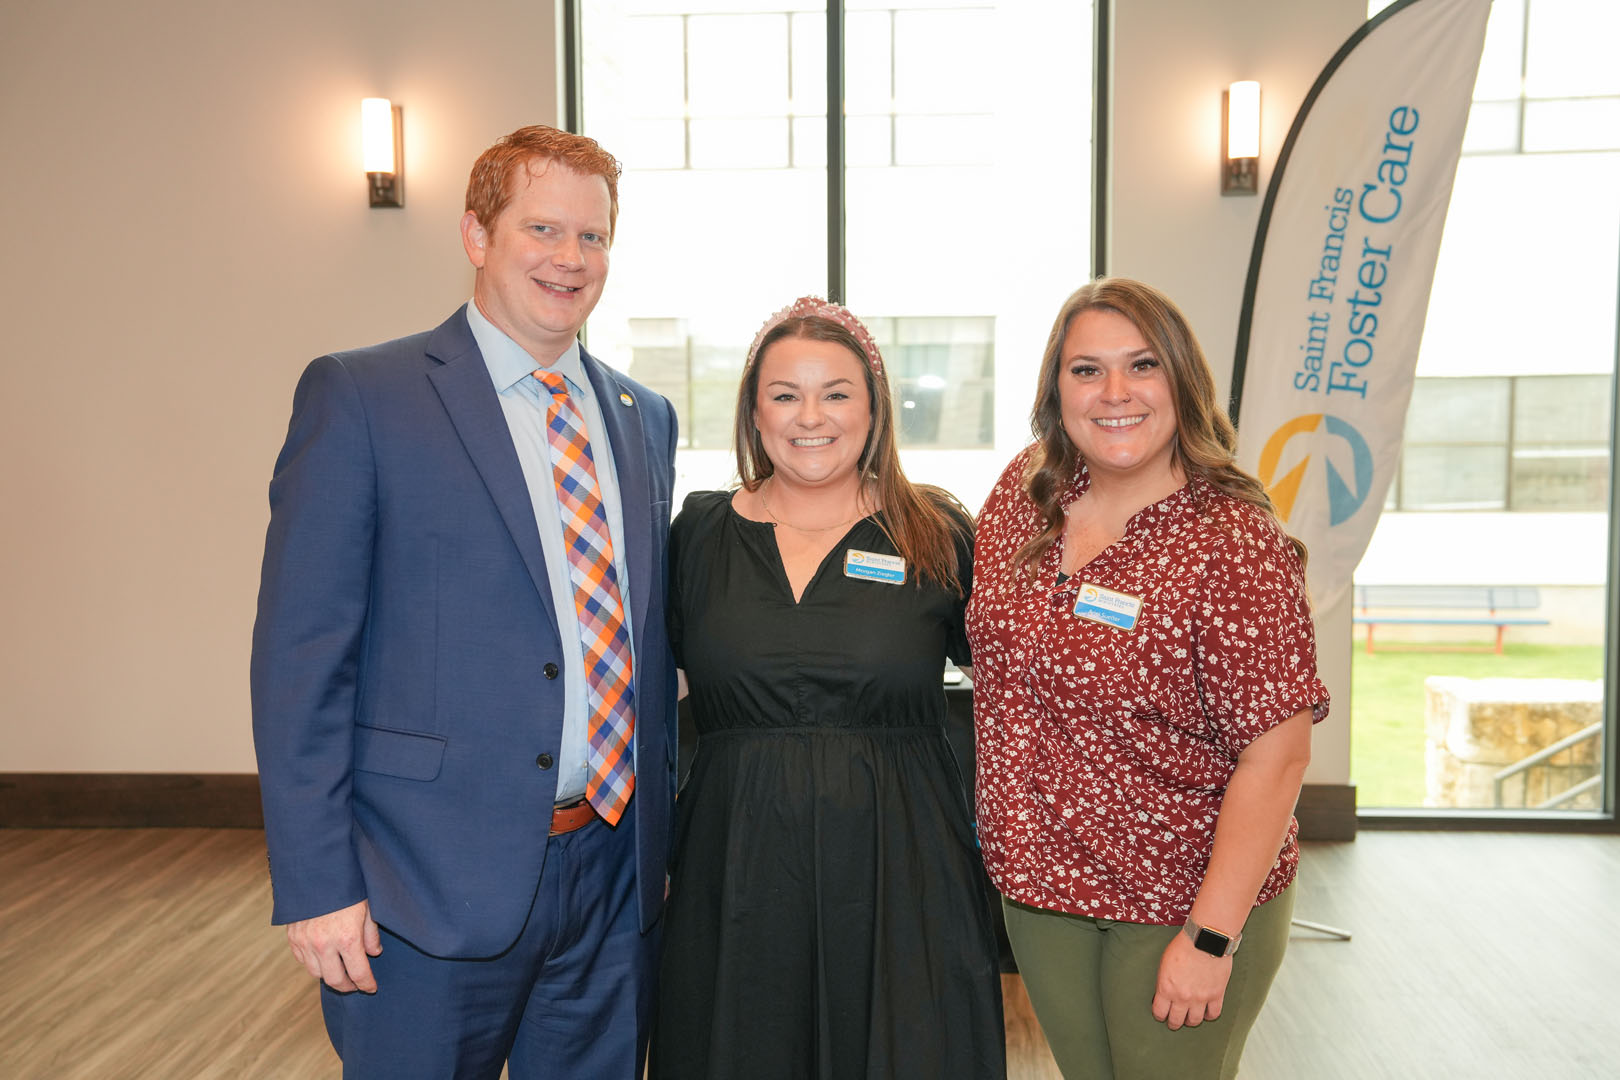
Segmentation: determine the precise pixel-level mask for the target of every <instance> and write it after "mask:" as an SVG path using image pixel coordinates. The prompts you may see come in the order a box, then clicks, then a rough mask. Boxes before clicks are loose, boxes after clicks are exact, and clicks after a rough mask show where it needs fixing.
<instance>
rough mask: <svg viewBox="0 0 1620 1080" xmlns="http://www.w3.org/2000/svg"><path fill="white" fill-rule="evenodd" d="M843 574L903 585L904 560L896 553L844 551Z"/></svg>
mask: <svg viewBox="0 0 1620 1080" xmlns="http://www.w3.org/2000/svg"><path fill="white" fill-rule="evenodd" d="M844 576H845V577H852V578H860V579H861V580H862V581H881V582H884V583H885V584H888V585H904V584H905V581H906V560H904V559H902V558H901V557H900V556H898V555H879V554H878V553H877V552H875V551H856V550H855V549H854V548H850V549H849V550H848V551H846V552H844Z"/></svg>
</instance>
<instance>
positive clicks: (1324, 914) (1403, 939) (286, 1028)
mask: <svg viewBox="0 0 1620 1080" xmlns="http://www.w3.org/2000/svg"><path fill="white" fill-rule="evenodd" d="M269 907H270V901H269V889H268V885H267V881H266V876H265V869H264V847H263V837H262V836H261V835H260V834H259V833H256V832H250V831H243V830H224V829H221V830H198V829H169V830H162V829H150V830H147V829H142V830H91V829H85V830H22V829H17V830H0V1078H4V1080H81V1078H83V1080H124V1078H130V1080H134V1078H154V1080H192V1078H210V1077H219V1078H232V1080H256V1078H280V1077H288V1078H299V1080H302V1078H308V1077H330V1076H336V1075H337V1062H336V1058H335V1057H334V1056H333V1054H332V1051H331V1048H330V1047H329V1046H328V1044H327V1042H326V1037H325V1033H324V1031H323V1029H322V1027H321V1021H320V1015H319V1008H318V1005H317V1003H316V994H315V992H314V988H313V986H312V985H311V983H310V981H309V979H308V977H307V976H305V975H304V973H303V969H302V968H300V967H298V966H297V965H296V964H294V962H293V961H292V959H291V957H290V956H288V955H287V952H286V946H285V943H284V939H283V937H282V934H281V932H280V931H279V930H274V929H272V928H271V927H269V926H267V925H266V924H265V920H266V918H267V916H268V913H269ZM1296 914H1297V915H1298V916H1299V917H1300V918H1304V919H1311V920H1313V921H1317V922H1324V923H1331V924H1338V925H1341V926H1344V927H1346V928H1348V929H1351V930H1353V931H1354V932H1355V940H1354V941H1352V942H1349V943H1345V942H1338V941H1332V940H1328V939H1325V938H1321V937H1319V936H1317V935H1314V934H1312V933H1310V932H1308V931H1296V933H1295V936H1294V940H1293V942H1292V944H1291V946H1290V950H1289V955H1288V959H1287V961H1286V962H1285V963H1284V965H1283V971H1282V974H1281V976H1280V977H1279V980H1278V983H1277V985H1276V987H1275V988H1274V989H1273V991H1272V995H1271V1000H1270V1003H1269V1004H1268V1006H1267V1011H1266V1012H1265V1014H1264V1015H1263V1016H1262V1017H1261V1019H1260V1023H1259V1025H1258V1026H1257V1027H1256V1029H1255V1032H1254V1034H1253V1036H1252V1037H1251V1039H1250V1043H1249V1051H1248V1054H1247V1056H1246V1058H1245V1061H1244V1068H1243V1074H1242V1075H1243V1077H1244V1078H1245V1080H1300V1078H1310V1080H1334V1078H1340V1077H1342V1078H1346V1080H1381V1078H1385V1077H1401V1078H1405V1077H1413V1078H1422V1080H1444V1078H1450V1077H1456V1078H1459V1080H1464V1078H1466V1080H1491V1078H1498V1077H1500V1078H1503V1080H1524V1078H1532V1080H1578V1078H1582V1077H1592V1078H1597V1077H1604V1078H1612V1077H1617V1076H1620V1021H1617V1019H1616V1016H1617V1008H1616V1003H1615V994H1614V987H1615V985H1616V982H1617V978H1620V919H1617V918H1616V915H1617V914H1620V838H1616V837H1585V836H1545V835H1537V836H1519V835H1488V834H1439V833H1388V832H1374V833H1363V834H1362V837H1361V839H1359V840H1357V841H1356V842H1355V843H1353V844H1317V845H1307V846H1306V854H1305V857H1304V873H1303V874H1302V876H1301V879H1300V890H1299V896H1298V904H1297V910H1296ZM1005 988H1006V992H1007V1032H1008V1049H1009V1060H1010V1062H1011V1066H1012V1072H1011V1076H1012V1078H1013V1080H1048V1078H1051V1080H1056V1078H1057V1077H1058V1072H1057V1069H1056V1068H1055V1067H1054V1066H1053V1065H1052V1061H1051V1056H1050V1055H1049V1054H1048V1052H1047V1050H1046V1046H1045V1042H1044V1040H1042V1038H1041V1036H1040V1030H1039V1027H1038V1026H1037V1025H1036V1023H1035V1021H1034V1018H1033V1016H1032V1015H1031V1013H1030V1011H1029V1006H1028V999H1027V998H1025V997H1024V994H1023V989H1022V986H1021V984H1020V983H1019V982H1018V980H1017V978H1016V977H1015V976H1009V977H1007V978H1006V980H1005ZM766 1080H768V1078H766Z"/></svg>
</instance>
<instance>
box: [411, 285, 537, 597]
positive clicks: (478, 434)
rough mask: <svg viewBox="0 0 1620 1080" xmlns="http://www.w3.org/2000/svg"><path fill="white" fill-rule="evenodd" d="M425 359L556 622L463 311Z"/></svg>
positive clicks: (498, 416) (527, 507)
mask: <svg viewBox="0 0 1620 1080" xmlns="http://www.w3.org/2000/svg"><path fill="white" fill-rule="evenodd" d="M427 354H428V356H429V357H430V358H432V359H434V360H437V361H438V362H439V366H437V367H433V368H429V369H428V378H429V379H430V380H432V382H433V387H434V389H435V390H437V391H438V393H439V399H440V400H441V401H442V402H444V409H445V412H447V413H449V414H450V421H451V423H453V424H454V425H455V427H456V434H458V435H459V436H460V437H461V444H462V445H463V446H464V447H466V449H467V456H468V457H470V458H472V462H473V465H474V466H475V467H476V468H477V469H478V475H479V476H481V477H482V478H483V481H484V486H485V487H486V488H487V489H488V490H489V496H490V498H491V499H493V500H494V501H495V506H496V509H498V510H499V511H500V514H501V519H502V520H503V521H504V522H505V523H506V528H507V531H508V532H510V533H511V534H512V542H513V543H514V544H516V545H517V549H518V553H519V554H520V555H521V556H522V557H523V565H524V566H525V567H526V568H527V569H528V571H529V578H530V580H531V581H532V582H533V583H534V588H535V592H536V593H538V594H539V597H540V604H541V606H542V607H543V608H544V609H545V611H546V616H547V619H548V621H550V622H552V623H553V624H554V623H555V622H556V612H555V611H554V610H553V607H552V603H551V579H550V578H549V577H548V576H547V574H546V561H545V555H544V553H543V552H542V551H541V549H540V530H539V527H538V526H537V525H536V524H535V521H534V504H533V503H532V502H531V501H530V499H529V487H528V484H527V483H526V482H525V481H524V479H523V466H522V465H520V464H519V463H518V456H517V450H516V448H515V447H513V445H512V433H511V431H510V430H509V429H508V428H507V426H506V415H505V414H504V413H503V412H501V403H500V399H499V398H498V397H497V396H496V394H495V386H494V384H493V383H491V382H490V378H489V368H488V367H487V366H485V364H484V357H483V354H482V353H480V352H479V351H478V343H477V342H476V341H475V340H474V339H473V336H472V328H471V327H469V326H468V325H467V314H466V308H465V306H464V307H462V308H461V309H460V310H458V311H457V312H456V313H455V314H454V315H452V316H450V318H449V319H447V320H446V321H445V322H444V323H443V324H441V325H440V326H439V328H438V329H437V330H435V331H433V334H432V336H430V337H429V338H428V346H427Z"/></svg>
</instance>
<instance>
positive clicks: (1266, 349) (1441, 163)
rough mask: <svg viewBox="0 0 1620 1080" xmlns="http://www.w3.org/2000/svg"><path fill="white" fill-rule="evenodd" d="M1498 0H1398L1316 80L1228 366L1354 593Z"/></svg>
mask: <svg viewBox="0 0 1620 1080" xmlns="http://www.w3.org/2000/svg"><path fill="white" fill-rule="evenodd" d="M1490 7H1491V5H1490V0H1402V2H1401V3H1397V4H1394V5H1392V6H1391V7H1389V8H1386V9H1385V10H1384V11H1383V12H1381V13H1380V14H1379V15H1378V16H1377V17H1376V18H1374V19H1372V20H1370V21H1369V22H1368V23H1367V24H1366V25H1364V26H1363V27H1362V28H1361V29H1360V30H1358V31H1357V32H1356V33H1355V34H1353V35H1351V37H1350V40H1348V41H1347V42H1345V44H1344V45H1343V47H1342V48H1340V49H1339V51H1338V53H1336V54H1335V55H1334V57H1333V59H1332V60H1330V61H1328V65H1327V67H1326V68H1325V69H1323V71H1322V74H1321V75H1320V76H1318V78H1317V80H1316V84H1315V85H1314V86H1313V87H1312V88H1311V91H1310V93H1309V94H1307V95H1306V97H1305V103H1304V104H1303V105H1302V106H1301V107H1300V110H1299V115H1298V116H1297V117H1295V118H1294V125H1293V128H1292V129H1291V130H1290V131H1289V133H1288V139H1287V142H1286V143H1285V144H1284V145H1283V149H1282V153H1281V154H1280V155H1279V156H1278V158H1277V165H1276V168H1275V171H1274V172H1273V173H1272V177H1271V183H1270V184H1269V186H1268V187H1267V190H1266V199H1265V204H1264V205H1263V206H1262V208H1261V212H1260V225H1259V229H1258V231H1257V233H1256V236H1255V242H1254V251H1253V254H1252V255H1251V257H1250V261H1249V275H1248V280H1247V282H1246V284H1245V286H1244V294H1243V313H1242V316H1241V317H1240V319H1239V323H1238V339H1237V357H1236V361H1235V364H1234V366H1233V372H1232V400H1233V408H1232V416H1233V419H1234V420H1235V421H1237V423H1238V464H1239V465H1240V466H1241V467H1242V468H1244V469H1245V470H1248V471H1249V472H1252V473H1253V474H1255V475H1256V476H1258V477H1259V478H1260V480H1261V482H1262V483H1264V484H1265V485H1266V489H1267V491H1269V492H1270V494H1271V498H1272V501H1273V502H1274V503H1275V504H1276V506H1277V512H1278V513H1279V514H1280V515H1281V517H1282V518H1283V521H1284V523H1285V527H1286V528H1287V529H1288V531H1289V532H1290V533H1292V534H1293V535H1294V536H1297V537H1299V539H1301V540H1303V541H1304V542H1305V544H1306V546H1307V547H1308V548H1309V549H1310V562H1309V569H1308V577H1309V580H1310V587H1311V595H1312V599H1313V601H1314V603H1315V605H1316V607H1317V609H1318V610H1326V609H1328V608H1330V607H1332V606H1334V605H1335V604H1336V603H1337V602H1338V601H1339V600H1340V599H1342V598H1343V596H1344V593H1345V592H1346V591H1347V590H1348V589H1349V588H1350V579H1351V575H1352V573H1353V572H1354V571H1355V567H1356V564H1357V563H1358V562H1360V561H1361V556H1362V553H1363V552H1365V551H1366V549H1367V542H1368V541H1369V540H1370V539H1371V538H1372V533H1373V528H1374V526H1375V525H1377V523H1378V515H1379V512H1380V510H1381V509H1382V507H1383V504H1384V497H1385V494H1386V493H1387V492H1388V490H1389V485H1390V482H1391V480H1392V479H1393V478H1394V471H1395V467H1396V463H1397V460H1398V457H1399V454H1400V448H1401V433H1402V429H1403V427H1404V426H1405V422H1406V406H1407V402H1408V401H1409V400H1410V398H1411V396H1412V379H1413V373H1414V371H1415V369H1416V365H1417V354H1418V343H1419V342H1420V341H1421V340H1422V337H1423V320H1424V317H1425V316H1426V315H1427V313H1428V307H1429V287H1430V285H1431V284H1432V283H1433V281H1434V265H1435V258H1436V256H1437V254H1438V252H1439V247H1440V233H1441V229H1442V227H1443V226H1444V225H1445V220H1446V209H1447V207H1448V206H1449V205H1450V203H1451V186H1452V181H1453V180H1454V179H1455V177H1456V173H1457V158H1458V156H1459V154H1460V153H1461V149H1462V137H1463V128H1464V127H1465V126H1466V124H1467V122H1468V109H1469V104H1470V100H1471V98H1472V96H1473V89H1474V79H1475V76H1476V73H1477V72H1478V69H1479V58H1480V54H1481V52H1482V51H1483V49H1484V43H1485V21H1486V18H1487V16H1488V15H1489V14H1490Z"/></svg>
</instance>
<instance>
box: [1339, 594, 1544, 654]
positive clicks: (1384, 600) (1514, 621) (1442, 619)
mask: <svg viewBox="0 0 1620 1080" xmlns="http://www.w3.org/2000/svg"><path fill="white" fill-rule="evenodd" d="M1355 603H1356V616H1355V622H1356V624H1357V625H1359V626H1365V627H1366V628H1367V652H1368V654H1369V655H1371V654H1372V652H1373V631H1374V630H1375V629H1376V628H1377V627H1379V626H1494V627H1496V646H1495V651H1496V652H1497V653H1498V654H1500V653H1501V651H1502V635H1503V634H1505V633H1506V632H1507V628H1508V627H1510V626H1546V625H1547V623H1548V620H1547V619H1537V618H1527V617H1524V616H1514V615H1502V614H1500V613H1501V612H1503V611H1533V610H1535V609H1536V608H1539V607H1540V606H1541V590H1540V589H1538V588H1536V587H1535V586H1534V585H1357V586H1356V590H1355ZM1374 608H1386V609H1396V610H1400V611H1402V612H1406V614H1400V615H1385V614H1378V613H1376V612H1374V611H1373V610H1372V609H1374ZM1425 608H1427V609H1431V610H1433V611H1435V612H1436V614H1433V615H1425V614H1410V613H1411V612H1421V611H1422V610H1423V609H1425ZM1448 611H1455V612H1457V613H1458V614H1456V615H1446V614H1440V612H1448ZM1466 612H1474V613H1475V614H1472V615H1469V614H1465V613H1466ZM1481 613H1483V614H1481ZM1482 651H1483V650H1482Z"/></svg>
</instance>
